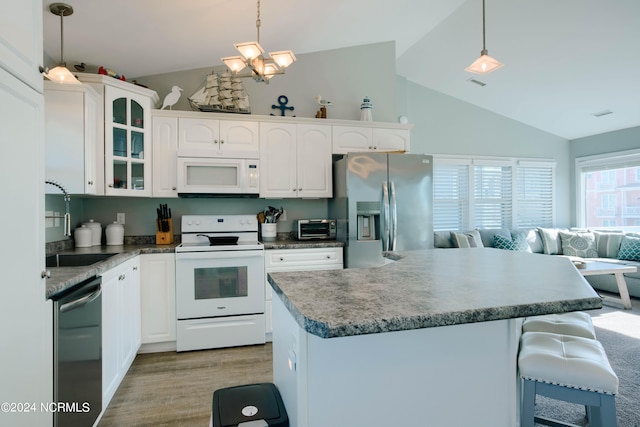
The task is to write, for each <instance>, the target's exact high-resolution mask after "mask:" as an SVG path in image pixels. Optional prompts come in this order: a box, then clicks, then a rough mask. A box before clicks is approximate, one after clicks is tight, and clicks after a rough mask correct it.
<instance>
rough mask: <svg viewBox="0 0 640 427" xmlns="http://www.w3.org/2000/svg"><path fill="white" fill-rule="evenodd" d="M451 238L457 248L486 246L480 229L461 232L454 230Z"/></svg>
mask: <svg viewBox="0 0 640 427" xmlns="http://www.w3.org/2000/svg"><path fill="white" fill-rule="evenodd" d="M451 239H452V240H453V244H454V246H455V247H456V248H484V245H483V244H482V239H481V238H480V233H479V232H478V230H472V231H467V232H466V233H459V232H455V231H452V232H451Z"/></svg>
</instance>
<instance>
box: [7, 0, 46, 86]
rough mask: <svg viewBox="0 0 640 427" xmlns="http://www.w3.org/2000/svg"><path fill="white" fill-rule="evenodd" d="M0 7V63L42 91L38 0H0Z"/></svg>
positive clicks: (40, 21)
mask: <svg viewBox="0 0 640 427" xmlns="http://www.w3.org/2000/svg"><path fill="white" fill-rule="evenodd" d="M2 10H3V12H2V13H0V67H1V68H3V69H5V70H6V71H8V72H9V73H10V74H12V75H13V76H17V77H18V78H19V79H21V80H22V82H23V83H26V84H27V85H29V86H31V88H33V89H35V90H36V91H37V92H40V93H42V74H40V70H39V66H40V65H42V10H43V5H42V1H41V0H22V1H19V2H8V1H3V2H2Z"/></svg>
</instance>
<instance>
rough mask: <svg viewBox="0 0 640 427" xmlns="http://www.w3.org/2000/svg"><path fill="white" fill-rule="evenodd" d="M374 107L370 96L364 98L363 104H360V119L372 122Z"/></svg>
mask: <svg viewBox="0 0 640 427" xmlns="http://www.w3.org/2000/svg"><path fill="white" fill-rule="evenodd" d="M372 108H373V104H372V103H371V100H370V99H369V97H368V96H365V97H364V99H363V100H362V104H360V121H363V122H372V121H373V117H372V116H371V109H372Z"/></svg>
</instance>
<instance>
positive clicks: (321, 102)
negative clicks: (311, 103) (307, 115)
mask: <svg viewBox="0 0 640 427" xmlns="http://www.w3.org/2000/svg"><path fill="white" fill-rule="evenodd" d="M316 102H317V103H318V105H319V106H321V107H328V106H330V105H333V103H332V102H331V101H327V100H326V99H322V97H321V96H320V95H318V96H316Z"/></svg>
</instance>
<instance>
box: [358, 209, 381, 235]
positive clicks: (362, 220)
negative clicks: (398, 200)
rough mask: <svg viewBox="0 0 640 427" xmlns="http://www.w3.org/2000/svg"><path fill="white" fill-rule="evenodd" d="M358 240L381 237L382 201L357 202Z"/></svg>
mask: <svg viewBox="0 0 640 427" xmlns="http://www.w3.org/2000/svg"><path fill="white" fill-rule="evenodd" d="M356 214H357V218H358V220H357V224H358V225H357V226H358V240H379V239H380V231H379V230H380V202H357V203H356Z"/></svg>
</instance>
